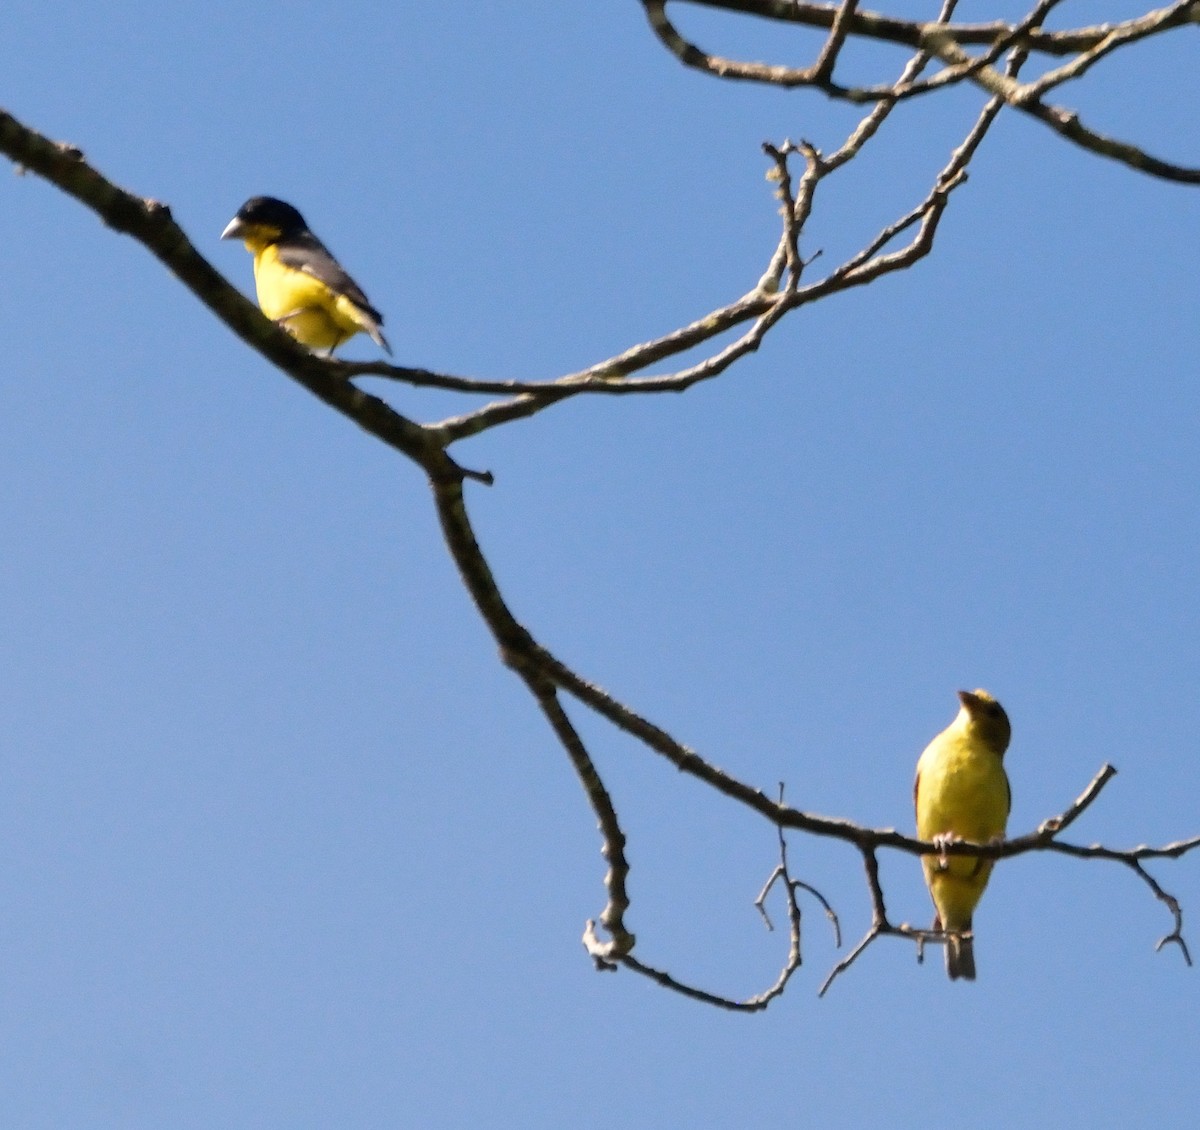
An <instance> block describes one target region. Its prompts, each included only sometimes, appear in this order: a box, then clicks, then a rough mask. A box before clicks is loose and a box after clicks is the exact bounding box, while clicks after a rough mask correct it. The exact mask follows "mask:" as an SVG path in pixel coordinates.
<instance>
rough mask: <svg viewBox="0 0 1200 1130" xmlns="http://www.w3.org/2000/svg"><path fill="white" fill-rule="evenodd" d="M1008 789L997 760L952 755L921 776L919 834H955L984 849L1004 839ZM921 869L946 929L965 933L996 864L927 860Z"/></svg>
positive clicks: (928, 836) (956, 859) (963, 859)
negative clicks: (985, 846) (984, 845)
mask: <svg viewBox="0 0 1200 1130" xmlns="http://www.w3.org/2000/svg"><path fill="white" fill-rule="evenodd" d="M1007 823H1008V784H1007V781H1006V779H1005V776H1004V769H1003V767H1002V765H1001V763H1000V760H999V759H998V758H992V757H981V756H977V755H972V754H970V753H968V752H966V751H952V752H950V753H949V754H946V752H945V751H943V756H942V757H940V758H938V759H937V760H936V761H935V762H934V763H933V764H931V765H929V766H927V767H926V769H925V770H924V771H923V773H922V778H921V789H920V794H919V796H918V812H917V834H918V835H919V836H920V837H921V839H923V840H931V839H933V838H934V837H935V836H945V835H954V836H958V837H959V838H961V839H964V840H970V841H971V842H972V843H977V844H985V843H988V842H989V841H990V840H994V839H996V838H997V837H999V836H1002V835H1004V829H1005V826H1006V824H1007ZM921 865H922V867H923V868H924V870H925V878H926V881H927V882H928V884H929V891H930V894H931V895H932V896H933V901H934V905H935V906H936V907H937V910H938V915H939V917H940V918H941V920H942V925H943V926H944V927H945V928H946V929H949V930H961V929H965V928H966V927H967V926H968V925H969V924H970V921H971V915H972V914H973V913H974V910H975V907H976V906H977V905H978V903H979V899H980V897H981V896H982V895H983V891H984V888H985V887H986V886H987V883H988V879H989V878H990V877H991V874H992V865H993V864H992V861H991V860H986V859H977V858H971V857H969V856H952V857H950V856H948V857H946V858H945V859H939V858H938V857H937V856H930V855H927V856H922V858H921Z"/></svg>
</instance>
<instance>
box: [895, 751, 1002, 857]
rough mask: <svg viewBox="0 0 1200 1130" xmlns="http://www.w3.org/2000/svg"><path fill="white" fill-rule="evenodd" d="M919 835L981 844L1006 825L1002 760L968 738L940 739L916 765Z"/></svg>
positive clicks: (924, 837)
mask: <svg viewBox="0 0 1200 1130" xmlns="http://www.w3.org/2000/svg"><path fill="white" fill-rule="evenodd" d="M917 774H918V777H919V780H920V784H919V787H918V789H917V834H918V835H919V836H920V837H921V839H923V840H929V839H932V838H933V837H934V836H942V835H946V834H948V833H953V834H954V835H956V836H960V837H961V838H962V839H964V840H971V841H972V842H973V843H977V844H983V843H987V842H988V840H993V839H995V838H996V837H997V836H1002V835H1003V834H1004V829H1005V826H1006V825H1007V824H1008V809H1009V795H1008V778H1007V776H1006V775H1005V773H1004V762H1003V760H1002V759H1001V758H1000V757H999V756H998V755H997V754H996V753H995V752H994V751H993V750H991V749H988V748H987V747H986V746H984V745H983V744H982V743H981V742H979V741H977V740H975V741H973V740H971V738H970V737H969V735H967V734H960V733H954V732H950V731H948V732H945V733H942V734H940V735H939V736H938V737H937V738H935V739H934V740H933V741H932V742H930V744H929V746H928V748H927V749H926V750H925V752H924V753H923V754H921V760H920V761H919V762H918V763H917Z"/></svg>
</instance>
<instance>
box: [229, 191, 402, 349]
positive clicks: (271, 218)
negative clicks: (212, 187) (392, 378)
mask: <svg viewBox="0 0 1200 1130" xmlns="http://www.w3.org/2000/svg"><path fill="white" fill-rule="evenodd" d="M221 238H222V239H240V240H242V241H243V242H244V243H245V244H246V250H247V251H249V252H250V254H251V255H253V256H254V283H255V289H256V290H257V291H258V305H259V308H260V309H261V310H262V312H263V313H264V314H266V316H267V317H268V318H270V319H271V320H272V321H275V322H278V323H279V324H280V325H281V326H282V327H283V328H284V329H285V330H287V331H288V333H290V334H291V335H292V337H294V338H295V339H296V340H297V341H300V342H303V343H304V344H305V345H307V346H308V347H309V348H310V349H313V350H318V351H323V352H325V353H326V354H328V355H329V356H332V355H333V351H334V350H335V349H337V347H338V346H339V345H341V344H342V343H343V342H346V341H349V340H350V338H352V337H353V336H354V335H355V334H356V333H365V334H370V336H371V339H372V340H373V341H374V342H375V343H376V344H377V345H379V346H381V347H382V348H384V349H386V350H387V351H388V353H391V351H392V348H391V346H390V345H388V343H387V338H385V337H384V336H383V330H382V328H381V327H382V326H383V315H382V314H381V313H380V312H379V311H378V310H376V309H375V307H374V306H372V305H371V303H370V302H369V301H368V300H367V296H366V295H365V294H364V293H363V291H362V288H361V287H360V286H359V285H358V283H356V282H355V281H354V280H353V279H352V278H351V277H350V276H349V275H348V274H346V272H345V270H344V269H343V268H342V265H341V264H340V263H339V262H338V261H337V260H336V259H335V258H334V257H333V256H332V255H331V254H330V253H329V251H328V250H327V249H326V247H325V245H324V244H323V243H322V242H321V241H320V240H319V239H318V238H317V237H316V236H315V235H313V233H312V232H311V231H309V229H308V224H306V223H305V222H304V217H303V216H302V215H300V213H299V212H297V211H296V209H295V208H293V207H292V206H291V205H290V204H285V203H284V202H283V201H282V200H276V199H275V198H274V197H273V196H255V197H252V198H251V199H250V200H247V201H246V203H245V204H243V205H242V206H241V208H240V209H239V210H238V214H237V215H236V216H234V217H233V219H232V220H230V221H229V226H228V227H226V229H225V230H224V231H223V232H222V233H221Z"/></svg>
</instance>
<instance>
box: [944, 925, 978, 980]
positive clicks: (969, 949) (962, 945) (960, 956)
mask: <svg viewBox="0 0 1200 1130" xmlns="http://www.w3.org/2000/svg"><path fill="white" fill-rule="evenodd" d="M946 972H947V973H948V974H949V975H950V980H951V981H957V980H958V979H959V978H960V977H961V978H962V979H963V980H964V981H974V980H975V939H974V938H973V937H972V936H971V934H970V931H969V928H968V932H967V933H965V934H947V935H946Z"/></svg>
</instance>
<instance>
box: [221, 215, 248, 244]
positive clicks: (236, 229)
mask: <svg viewBox="0 0 1200 1130" xmlns="http://www.w3.org/2000/svg"><path fill="white" fill-rule="evenodd" d="M245 232H246V225H245V224H244V223H242V221H241V220H240V219H238V217H237V216H234V217H233V219H232V220H230V221H229V223H228V224H227V225H226V227H225V230H224V231H223V232H222V233H221V238H222V239H239V238H241V237H242V236H243V235H244V234H245Z"/></svg>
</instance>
